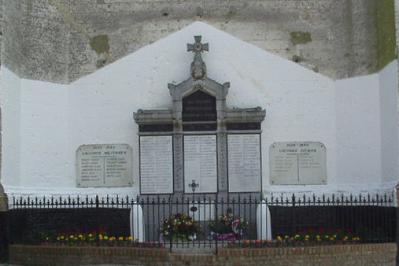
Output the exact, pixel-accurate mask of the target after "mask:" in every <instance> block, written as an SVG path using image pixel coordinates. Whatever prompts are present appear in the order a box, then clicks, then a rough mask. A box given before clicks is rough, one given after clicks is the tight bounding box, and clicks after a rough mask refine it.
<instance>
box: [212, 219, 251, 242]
mask: <svg viewBox="0 0 399 266" xmlns="http://www.w3.org/2000/svg"><path fill="white" fill-rule="evenodd" d="M208 227H209V230H210V231H211V237H212V238H213V239H217V240H228V241H234V240H237V239H241V238H242V236H243V235H244V233H245V230H246V229H247V227H248V222H247V221H246V220H245V219H244V218H240V217H234V215H233V214H232V212H227V214H224V215H221V216H219V217H218V218H217V219H216V220H214V221H211V222H210V223H209V225H208Z"/></svg>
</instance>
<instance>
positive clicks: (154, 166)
mask: <svg viewBox="0 0 399 266" xmlns="http://www.w3.org/2000/svg"><path fill="white" fill-rule="evenodd" d="M140 191H141V192H140V193H141V194H171V193H173V148H172V136H140Z"/></svg>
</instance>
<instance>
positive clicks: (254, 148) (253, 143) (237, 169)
mask: <svg viewBox="0 0 399 266" xmlns="http://www.w3.org/2000/svg"><path fill="white" fill-rule="evenodd" d="M227 154H228V163H227V164H228V178H229V192H258V191H261V160H260V158H261V157H260V135H259V134H229V135H228V136H227Z"/></svg>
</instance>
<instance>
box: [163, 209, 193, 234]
mask: <svg viewBox="0 0 399 266" xmlns="http://www.w3.org/2000/svg"><path fill="white" fill-rule="evenodd" d="M199 232H200V226H199V224H198V222H196V221H194V219H193V218H192V217H190V216H188V215H186V214H181V213H178V214H174V215H172V216H170V217H169V218H168V219H165V220H164V221H163V224H162V227H161V233H162V236H163V237H164V238H166V239H169V240H194V239H195V238H196V236H197V234H199Z"/></svg>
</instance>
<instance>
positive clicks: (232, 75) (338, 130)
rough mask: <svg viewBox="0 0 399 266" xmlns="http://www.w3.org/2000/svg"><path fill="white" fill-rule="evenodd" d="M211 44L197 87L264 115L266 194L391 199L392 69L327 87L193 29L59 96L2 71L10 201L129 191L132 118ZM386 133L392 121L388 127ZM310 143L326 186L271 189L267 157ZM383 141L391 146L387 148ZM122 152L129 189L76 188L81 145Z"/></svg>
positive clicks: (209, 30) (287, 64)
mask: <svg viewBox="0 0 399 266" xmlns="http://www.w3.org/2000/svg"><path fill="white" fill-rule="evenodd" d="M198 34H199V35H202V36H203V41H204V42H209V43H210V52H209V53H206V54H205V55H204V56H203V59H204V61H205V62H206V64H207V69H208V76H209V77H210V78H212V79H214V80H216V81H218V82H220V83H223V82H226V81H230V82H231V88H230V90H229V94H228V96H227V106H229V107H255V106H261V107H262V108H265V109H266V112H267V114H266V119H265V121H264V122H263V124H262V129H263V133H262V171H263V172H262V175H263V190H264V191H265V192H276V193H281V192H294V191H295V192H336V191H348V192H353V191H356V192H358V191H376V190H385V189H388V190H389V189H392V188H393V183H395V181H396V180H397V171H398V169H397V168H398V166H397V164H396V162H397V158H398V152H397V142H395V136H397V127H396V126H395V125H393V124H394V123H396V121H397V120H396V113H395V114H392V113H391V111H392V110H394V109H396V87H397V79H396V75H394V73H396V71H397V69H396V63H393V64H391V65H389V66H388V67H387V68H386V69H384V70H383V71H382V72H381V73H379V74H374V75H370V76H364V77H358V78H353V79H346V80H340V81H336V82H335V81H333V80H331V79H329V78H327V77H325V76H322V75H320V74H317V73H314V72H313V71H310V70H308V69H306V68H303V67H301V66H299V65H298V64H295V63H292V62H291V61H288V60H286V59H283V58H280V57H278V56H275V55H273V54H271V53H268V52H265V51H264V50H262V49H260V48H257V47H255V46H253V45H251V44H248V43H245V42H243V41H240V40H238V39H236V38H234V37H232V36H231V35H228V34H227V33H224V32H222V31H219V30H217V29H215V28H213V27H211V26H208V25H207V24H204V23H199V22H197V23H194V24H192V25H190V26H188V27H186V28H184V29H183V30H181V31H179V32H176V33H174V34H171V35H170V36H168V37H166V38H164V39H162V40H160V41H158V42H155V43H153V44H151V45H148V46H146V47H144V48H142V49H140V50H138V51H137V52H135V53H133V54H130V55H128V56H126V57H124V58H122V59H120V60H118V61H117V62H115V63H113V64H111V65H108V66H106V67H104V68H102V69H101V70H99V71H97V72H95V73H93V74H90V75H88V76H86V77H83V78H81V79H79V80H77V81H75V82H73V83H72V84H70V85H60V84H53V83H47V82H41V81H30V80H25V79H22V80H21V79H19V78H18V77H16V76H15V75H14V74H13V73H12V72H10V71H8V70H7V69H5V68H3V70H2V71H3V73H2V75H3V86H2V92H1V95H2V99H4V100H3V102H2V109H3V127H4V135H3V147H2V148H3V155H4V156H3V169H2V176H3V179H2V182H3V183H4V185H5V188H6V190H7V191H8V192H9V193H32V192H34V193H43V194H46V193H52V194H63V193H82V194H90V193H100V194H103V193H109V194H120V195H121V194H124V193H125V194H130V195H135V194H136V193H137V192H138V178H139V172H138V168H139V161H138V159H139V158H138V154H139V153H138V136H137V125H136V124H135V122H134V120H133V112H135V111H137V110H138V109H140V108H141V109H152V108H171V106H172V103H171V98H170V95H169V92H168V89H167V83H169V82H172V83H173V82H176V83H178V82H180V81H182V80H185V79H186V78H188V77H189V65H190V63H191V60H192V54H190V53H187V52H186V43H192V42H193V35H198ZM393 120H394V121H395V122H392V121H393ZM277 141H319V142H322V143H324V144H325V145H326V147H327V185H320V186H271V185H270V184H269V163H268V162H269V158H268V156H269V147H270V145H271V144H272V143H273V142H277ZM392 141H393V142H392ZM103 143H127V144H129V145H130V146H131V147H132V148H133V160H134V161H133V165H134V169H133V178H134V182H135V185H134V186H133V187H132V188H116V189H115V188H110V189H105V188H104V189H77V188H76V180H75V179H76V178H75V177H76V173H75V171H76V169H75V152H76V149H77V148H78V147H79V146H80V145H82V144H103Z"/></svg>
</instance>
